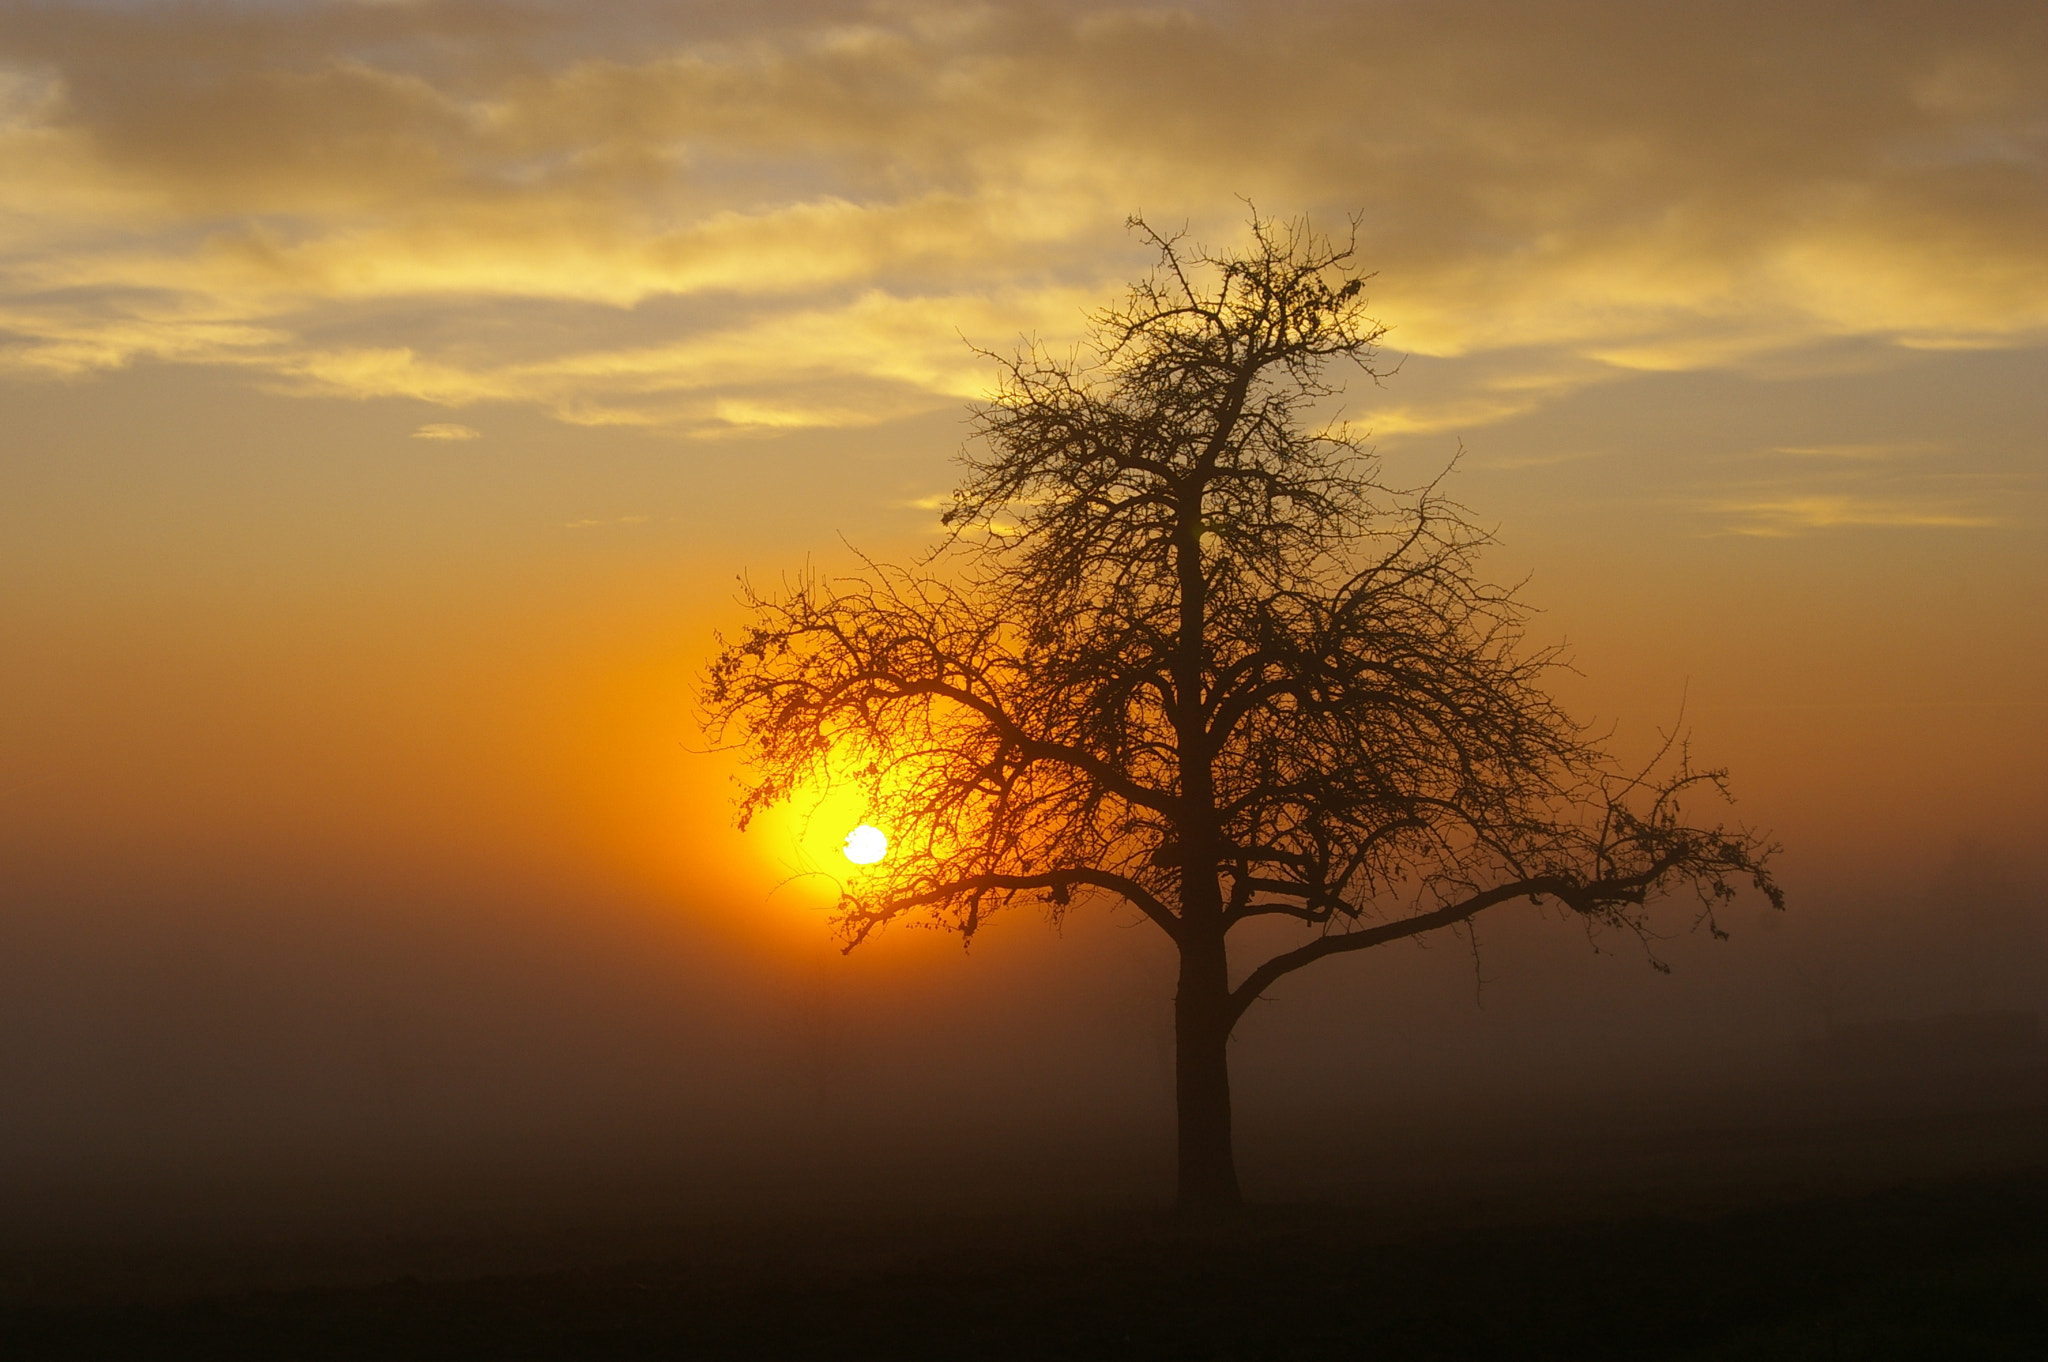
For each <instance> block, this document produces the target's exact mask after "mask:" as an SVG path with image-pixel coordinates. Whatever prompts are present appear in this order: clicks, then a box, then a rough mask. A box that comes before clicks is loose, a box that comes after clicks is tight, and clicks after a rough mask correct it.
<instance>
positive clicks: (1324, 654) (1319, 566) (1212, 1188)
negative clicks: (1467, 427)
mask: <svg viewBox="0 0 2048 1362" xmlns="http://www.w3.org/2000/svg"><path fill="white" fill-rule="evenodd" d="M1133 225H1134V226H1135V227H1136V228H1137V230H1139V231H1141V232H1143V233H1144V234H1145V235H1146V238H1147V239H1148V240H1149V241H1150V242H1151V244H1152V245H1153V246H1154V247H1156V249H1157V251H1158V255H1159V262H1158V265H1157V267H1156V268H1155V269H1154V271H1153V272H1152V273H1151V274H1149V275H1148V276H1147V277H1146V278H1144V279H1143V280H1141V281H1139V282H1138V283H1137V284H1135V285H1134V286H1132V287H1131V289H1130V291H1129V293H1128V295H1127V296H1126V297H1125V298H1124V299H1123V300H1122V301H1121V302H1120V303H1118V304H1116V305H1113V306H1110V307H1108V308H1105V309H1104V310H1102V311H1101V312H1099V313H1097V314H1095V315H1094V316H1093V317H1092V318H1091V321H1092V334H1091V341H1090V344H1089V345H1088V346H1087V348H1086V349H1084V350H1083V351H1080V352H1078V353H1076V354H1074V355H1072V356H1061V355H1057V354H1053V353H1049V352H1048V351H1047V350H1045V349H1044V348H1043V347H1041V346H1039V345H1037V344H1026V345H1024V346H1023V347H1021V348H1020V349H1019V350H1018V351H1016V352H1015V353H1013V354H1010V355H1007V356H991V359H992V360H993V361H994V362H995V363H996V364H997V366H998V371H999V376H1000V377H999V383H998V385H997V387H996V390H995V392H994V395H993V396H992V397H991V398H990V400H988V401H987V402H986V403H984V404H983V405H982V406H980V407H979V408H978V410H977V413H976V421H977V428H976V431H975V438H974V439H973V440H972V441H971V442H970V443H969V446H968V448H967V450H966V451H965V452H964V453H963V455H962V462H963V464H964V477H963V479H962V481H961V483H960V485H959V487H958V489H957V490H956V491H955V492H954V494H953V496H952V499H951V501H950V503H949V505H948V506H947V509H946V511H945V522H946V525H947V527H948V535H947V537H946V539H945V540H944V541H943V543H942V544H941V546H940V547H939V548H938V549H937V550H936V551H935V552H934V553H933V554H932V555H931V556H930V557H929V558H928V559H927V560H926V561H924V562H923V563H921V564H918V565H915V566H911V567H894V566H889V565H885V564H881V563H876V562H872V561H868V562H864V564H863V566H862V568H861V570H859V571H857V572H855V573H853V574H851V575H848V576H845V577H837V578H827V577H824V576H822V575H818V574H816V573H807V574H805V575H802V576H799V577H796V578H793V579H791V580H789V581H788V582H786V583H785V584H784V585H783V587H782V589H780V590H776V591H772V592H762V591H756V590H753V589H751V588H749V589H747V590H746V591H745V593H744V605H745V607H746V609H747V611H748V613H749V616H750V621H749V623H748V624H747V626H746V627H745V629H744V630H743V631H742V632H741V633H739V634H738V635H737V636H735V637H732V638H729V639H725V640H722V642H723V647H722V651H721V652H720V653H719V654H718V656H717V657H716V659H715V660H714V661H713V663H712V664H711V666H710V669H709V672H708V676H707V678H706V683H705V691H704V694H705V700H706V707H707V711H708V718H709V722H710V724H711V726H712V728H713V729H714V731H716V732H717V733H719V734H720V735H722V736H723V737H724V738H725V739H727V740H729V741H733V742H736V743H738V744H740V745H741V746H743V747H744V749H745V751H746V755H747V756H748V758H749V765H748V771H749V774H748V776H747V777H745V784H744V789H743V793H742V796H741V801H740V818H741V821H742V822H743V823H744V822H745V821H746V820H747V819H748V818H750V817H751V816H752V815H753V814H754V813H755V812H756V811H758V810H759V809H761V808H763V807H764V806H766V805H769V804H772V803H775V802H777V801H780V800H783V799H786V798H789V797H791V796H792V795H794V794H796V793H797V792H798V791H799V790H801V789H804V788H811V789H822V788H825V787H828V786H831V785H835V784H842V783H845V782H849V781H851V782H854V783H856V784H857V785H858V786H859V787H860V789H861V790H862V792H863V794H864V797H865V798H866V800H867V802H868V804H869V806H870V807H871V809H872V815H871V817H872V821H874V822H875V823H876V824H877V825H879V826H881V827H883V828H885V829H886V830H887V831H888V833H889V836H890V838H891V853H890V855H889V856H888V857H887V858H886V859H885V860H884V861H883V862H881V863H879V864H877V865H875V866H872V867H869V868H867V869H865V870H863V871H861V872H858V873H855V874H853V875H851V876H850V877H849V878H848V880H847V881H846V885H845V889H844V893H843V896H842V899H841V902H840V914H839V922H840V925H841V928H842V930H843V931H844V933H845V934H846V939H847V942H848V945H849V948H850V947H851V946H852V945H856V944H858V943H859V942H860V941H862V940H864V939H865V938H866V937H867V936H868V935H869V934H870V933H872V932H873V931H875V930H876V929H877V928H879V927H881V926H883V925H884V924H886V923H890V922H893V921H897V920H899V919H905V918H915V919H918V920H922V921H926V922H936V923H940V924H943V925H946V926H949V927H952V928H954V929H956V930H958V931H960V932H962V933H964V934H967V935H970V936H971V935H972V934H973V933H974V931H975V930H976V929H977V927H979V926H980V924H981V923H982V922H984V921H985V920H986V918H987V916H988V914H989V913H990V912H991V911H994V910H995V909H997V908H1000V907H1002V906H1004V905H1006V904H1010V903H1012V902H1014V901H1016V900H1018V899H1020V898H1027V897H1028V898H1033V899H1040V900H1043V901H1045V902H1046V903H1047V904H1048V905H1049V906H1050V908H1051V911H1052V912H1054V913H1055V914H1058V913H1061V912H1065V911H1069V910H1070V909H1071V908H1072V907H1073V906H1074V905H1075V904H1076V903H1078V902H1082V901H1087V900H1090V899H1093V898H1097V897H1102V896H1113V897H1115V898H1120V899H1122V900H1123V901H1125V902H1127V903H1129V904H1131V905H1133V906H1134V907H1135V908H1137V909H1138V910H1139V911H1141V912H1143V913H1144V914H1145V915H1146V916H1147V917H1148V918H1150V919H1151V920H1152V921H1153V922H1154V923H1155V924H1157V925H1158V927H1159V928H1160V929H1161V930H1162V931H1163V932H1165V934H1166V935H1167V936H1168V937H1169V938H1171V939H1172V941H1173V942H1174V944H1175V946H1176V947H1177V948H1178V950H1179V952H1180V957H1181V978H1180V988H1179V994H1178V996H1177V999H1176V1018H1177V1035H1178V1037H1179V1048H1178V1063H1177V1075H1178V1083H1179V1099H1180V1115H1181V1148H1180V1154H1181V1197H1182V1202H1183V1204H1184V1205H1185V1206H1190V1207H1201V1206H1211V1207H1214V1206H1227V1205H1230V1204H1234V1203H1235V1201H1236V1199H1237V1190H1236V1180H1235V1173H1234V1168H1233V1166H1232V1164H1231V1159H1230V1152H1229V1099H1228V1077H1227V1060H1226V1055H1225V1050H1224V1045H1225V1042H1226V1041H1227V1039H1228V1036H1229V1033H1230V1030H1231V1028H1232V1026H1234V1025H1235V1023H1236V1021H1237V1020H1238V1018H1239V1017H1241V1016H1242V1014H1243V1013H1244V1011H1245V1009H1246V1008H1247V1007H1248V1006H1249V1005H1250V1004H1251V1002H1252V1001H1253V1000H1255V999H1256V998H1257V997H1259V996H1260V994H1261V993H1263V992H1264V991H1265V990H1266V989H1267V988H1269V987H1271V986H1272V985H1273V984H1274V983H1275V982H1276V981H1277V980H1279V979H1280V978H1282V977H1284V976H1285V975H1287V974H1289V973H1291V972H1292V971H1294V970H1297V969H1300V968H1302V967H1303V966H1305V965H1308V964H1311V963H1313V962H1314V961H1316V960H1319V959H1321V958H1323V957H1325V956H1329V955H1334V954H1341V953H1345V952H1349V951H1354V950H1359V949H1363V948H1365V947H1369V946H1373V945H1378V944H1381V943H1383V942H1386V941H1391V940H1395V939H1399V938H1402V937H1410V936H1415V935H1418V934H1420V933H1423V932H1428V931H1434V930H1439V929H1442V928H1446V927H1452V926H1456V925H1457V924H1460V923H1463V922H1466V921H1467V920H1469V919H1470V918H1472V917H1473V916H1474V915H1475V914H1477V913H1479V912H1481V911H1483V910H1484V909H1486V908H1489V907H1492V906H1495V905H1498V904H1502V903H1506V902H1510V901H1513V900H1536V901H1545V900H1550V901H1555V902H1557V903H1560V904H1562V905H1564V906H1565V907H1566V908H1567V909H1569V910H1571V911H1572V912H1574V913H1577V914H1579V915H1581V916H1582V917H1584V918H1585V919H1586V920H1588V922H1589V923H1591V924H1599V925H1608V926H1614V927H1619V928H1622V929H1624V930H1628V931H1632V932H1635V933H1637V934H1638V935H1643V934H1645V933H1646V932H1647V930H1648V925H1649V919H1648V917H1647V913H1648V910H1649V905H1650V904H1651V903H1652V902H1653V901H1654V900H1655V899H1657V898H1659V897H1660V896H1662V895H1664V894H1666V893H1668V892H1669V891H1673V890H1684V891H1689V892H1690V893H1691V894H1693V895H1694V896H1696V900H1697V902H1698V904H1699V905H1700V919H1701V921H1703V922H1704V923H1705V924H1706V925H1707V926H1708V927H1709V929H1710V930H1714V931H1716V932H1717V933H1718V931H1719V928H1718V925H1717V924H1715V922H1714V916H1713V915H1714V909H1715V907H1716V905H1718V904H1719V903H1721V902H1722V901H1724V900H1726V899H1728V898H1729V897H1731V896H1733V895H1734V894H1735V893H1737V892H1738V890H1739V889H1740V888H1742V887H1744V886H1750V887H1753V888H1755V889H1757V890H1760V891H1761V892H1762V893H1763V894H1764V895H1765V896H1767V897H1768V898H1769V899H1770V900H1771V901H1772V902H1773V903H1779V902H1781V896H1780V892H1779V890H1778V887H1777V886H1776V884H1775V883H1774V882H1773V880H1772V878H1771V874H1770V869H1769V858H1770V851H1771V848H1770V847H1769V846H1768V845H1767V844H1766V842H1765V841H1764V839H1762V838H1761V837H1759V836H1758V835H1757V834H1755V833H1753V832H1751V831H1749V830H1747V829H1745V828H1742V827H1740V826H1731V825H1728V824H1726V823H1723V822H1716V821H1701V820H1699V819H1697V818H1696V817H1695V814H1694V806H1695V805H1696V804H1698V803H1700V802H1702V801H1701V799H1700V798H1699V797H1700V796H1706V797H1707V802H1714V801H1718V800H1719V799H1720V798H1721V797H1723V796H1724V795H1725V790H1724V788H1723V776H1722V773H1720V772H1719V771H1713V770H1705V771H1702V770H1696V769H1694V768H1693V767H1692V766H1691V765H1690V763H1689V762H1688V760H1687V758H1686V754H1685V751H1684V748H1683V745H1682V744H1667V745H1666V749H1665V751H1664V753H1663V754H1662V756H1661V757H1660V760H1659V761H1658V762H1657V763H1655V764H1653V765H1652V767H1651V768H1650V769H1648V770H1633V771H1632V770H1626V769H1623V768H1621V767H1620V766H1618V765H1617V764H1616V762H1615V761H1614V760H1613V759H1612V758H1611V757H1610V756H1609V755H1608V753H1607V752H1606V751H1605V749H1604V748H1603V746H1602V744H1601V743H1600V742H1599V741H1597V740H1595V738H1593V737H1592V736H1591V735H1589V733H1588V732H1587V731H1586V730H1585V729H1583V728H1581V727H1580V726H1579V725H1577V724H1575V723H1574V722H1573V721H1572V720H1571V719H1570V718H1569V717H1567V716H1566V715H1565V714H1564V713H1563V712H1562V710H1561V709H1560V708H1559V707H1558V706H1557V704H1556V703H1554V702H1553V700H1552V699H1551V698H1550V697H1549V695H1548V694H1547V692H1546V691H1545V689H1544V682H1545V679H1546V676H1547V674H1548V673H1549V672H1550V671H1551V670H1552V669H1553V668H1554V667H1556V666H1557V665H1559V658H1558V655H1557V654H1556V653H1555V652H1554V651H1553V650H1549V649H1542V648H1531V647H1529V646H1528V644H1527V640H1526V637H1525V624H1526V622H1527V619H1528V614H1529V610H1528V607H1526V606H1525V605H1524V604H1523V603H1522V602H1521V601H1520V599H1519V598H1518V596H1517V594H1516V592H1515V591H1514V590H1513V589H1510V588H1503V587H1499V586H1496V585H1492V584H1490V583H1488V582H1487V581H1486V579H1485V578H1484V577H1483V576H1482V575H1481V572H1480V566H1479V562H1478V555H1479V553H1480V551H1481V550H1482V549H1483V548H1484V547H1485V546H1486V545H1487V543H1488V542H1489V536H1488V534H1487V533H1485V532H1484V531H1482V530H1481V529H1480V528H1478V527H1477V526H1476V525H1475V524H1474V522H1473V519H1472V518H1471V516H1470V515H1469V514H1468V513H1467V512H1465V511H1464V510H1463V509H1462V508H1461V507H1460V506H1458V505H1457V504H1456V503H1455V502H1453V501H1452V500H1450V499H1449V498H1448V497H1447V496H1446V495H1445V494H1444V492H1443V490H1442V487H1441V484H1440V483H1439V484H1436V485H1431V486H1427V487H1423V488H1420V489H1416V490H1413V491H1409V492H1401V491H1398V490H1396V489H1393V488H1390V487H1388V486H1386V485H1385V484H1384V483H1383V482H1382V481H1381V479H1380V474H1379V467H1378V464H1377V463H1376V461H1375V459H1374V457H1373V455H1372V453H1371V451H1370V449H1368V448H1367V447H1365V446H1364V445H1362V444H1361V443H1360V442H1359V441H1358V440H1357V439H1356V438H1355V437H1354V436H1353V435H1352V434H1351V433H1350V431H1349V430H1348V429H1347V428H1345V427H1344V426H1343V425H1341V424H1331V423H1329V422H1327V421H1325V420H1324V419H1322V411H1323V409H1324V408H1325V406H1326V405H1327V399H1330V398H1332V397H1333V396H1334V395H1335V394H1337V393H1338V392H1339V391H1340V388H1341V383H1340V382H1339V381H1338V380H1339V378H1340V376H1341V374H1342V372H1343V371H1344V370H1346V369H1348V370H1350V371H1352V372H1354V373H1362V374H1364V375H1366V376H1368V377H1371V378H1373V379H1377V378H1379V377H1381V376H1382V375H1381V374H1380V372H1379V371H1378V370H1376V369H1375V367H1374V366H1375V364H1376V362H1377V356H1378V343H1379V341H1380V340H1381V339H1382V337H1383V336H1384V334H1385V327H1384V326H1382V325H1381V324H1380V323H1379V322H1377V321H1375V320H1373V319H1372V318H1371V317H1370V316H1369V315H1368V313H1367V310H1366V298H1365V293H1364V285H1365V282H1366V276H1363V275H1361V274H1360V273H1359V272H1358V271H1357V269H1356V268H1355V266H1354V253H1355V248H1354V245H1353V244H1352V243H1351V242H1348V241H1342V242H1340V241H1334V240H1332V239H1330V238H1328V237H1325V236H1323V235H1321V234H1319V233H1317V232H1315V231H1314V230H1313V229H1312V228H1311V227H1310V226H1309V225H1308V224H1307V223H1305V222H1292V223H1287V222H1277V221H1274V220H1270V219H1261V218H1258V217H1256V216H1255V217H1254V218H1253V220H1252V222H1251V224H1250V231H1249V241H1248V242H1247V244H1246V245H1245V246H1244V247H1243V248H1242V249H1240V250H1237V251H1234V252H1210V251H1207V250H1204V249H1202V248H1200V247H1198V246H1194V245H1191V244H1189V243H1188V242H1186V241H1185V240H1184V239H1182V238H1180V237H1174V236H1166V235H1162V234H1158V233H1155V232H1153V231H1152V230H1151V229H1150V228H1149V227H1146V226H1145V224H1143V223H1142V222H1135V221H1134V224H1133ZM1253 919H1283V920H1288V921H1291V922H1292V923H1293V924H1295V925H1296V926H1297V927H1298V929H1299V931H1300V939H1299V941H1298V942H1297V943H1295V944H1293V945H1291V946H1289V947H1288V948H1287V949H1284V950H1281V951H1279V952H1278V953H1276V954H1273V955H1271V956H1269V957H1268V958H1265V959H1262V960H1258V961H1255V962H1253V963H1252V964H1251V966H1250V968H1249V969H1241V970H1238V971H1233V969H1232V967H1231V964H1230V961H1229V957H1228V951H1227V941H1226V939H1227V937H1228V936H1229V934H1230V932H1231V931H1232V930H1233V929H1235V928H1237V927H1238V926H1240V925H1242V924H1244V923H1246V922H1249V921H1251V920H1253Z"/></svg>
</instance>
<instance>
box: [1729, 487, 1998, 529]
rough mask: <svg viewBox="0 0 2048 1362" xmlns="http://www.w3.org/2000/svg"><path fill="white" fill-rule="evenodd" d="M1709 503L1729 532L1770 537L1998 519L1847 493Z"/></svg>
mask: <svg viewBox="0 0 2048 1362" xmlns="http://www.w3.org/2000/svg"><path fill="white" fill-rule="evenodd" d="M1712 509H1713V510H1715V511H1716V512H1718V513H1719V514H1721V515H1723V516H1726V517H1728V518H1729V519H1730V521H1731V522H1732V523H1731V524H1730V526H1729V527H1728V529H1727V531H1726V532H1727V533H1729V534H1743V535H1758V536H1764V537H1769V538H1778V537H1783V536H1786V535H1793V534H1800V533H1804V532H1806V531H1809V530H1825V529H1835V528H1841V527H1847V526H1893V527H1906V528H1919V529H1984V528H1987V527H1989V526H1993V525H1996V524H1998V523H1999V522H1998V520H1997V519H1996V518H1995V517H1992V516H1987V515H1982V514H1978V513H1975V512H1972V511H1968V510H1964V509H1960V508H1955V507H1942V506H1930V505H1926V504H1923V503H1919V502H1914V501H1909V500H1883V499H1878V498H1870V497H1859V496H1851V495H1810V496H1786V497H1777V498H1760V499H1756V500H1734V501H1724V502H1720V503H1717V504H1715V505H1714V506H1713V507H1712Z"/></svg>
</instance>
